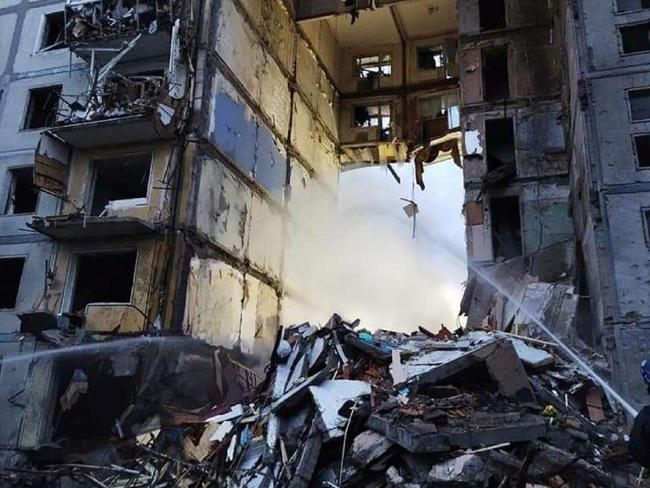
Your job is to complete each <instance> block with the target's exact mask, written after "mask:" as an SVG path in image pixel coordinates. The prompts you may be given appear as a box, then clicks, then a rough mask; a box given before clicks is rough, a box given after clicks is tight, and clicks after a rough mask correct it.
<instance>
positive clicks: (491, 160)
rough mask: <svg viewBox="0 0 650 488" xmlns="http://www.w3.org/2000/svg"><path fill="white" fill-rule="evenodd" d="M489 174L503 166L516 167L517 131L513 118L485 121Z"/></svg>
mask: <svg viewBox="0 0 650 488" xmlns="http://www.w3.org/2000/svg"><path fill="white" fill-rule="evenodd" d="M485 147H486V163H487V170H488V173H489V172H491V171H494V170H495V169H497V168H501V167H503V166H509V167H512V168H514V167H515V130H514V123H513V121H512V119H511V118H503V119H489V120H486V121H485Z"/></svg>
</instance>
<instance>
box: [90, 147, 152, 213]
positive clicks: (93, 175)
mask: <svg viewBox="0 0 650 488" xmlns="http://www.w3.org/2000/svg"><path fill="white" fill-rule="evenodd" d="M144 154H149V155H150V160H149V174H148V175H147V192H146V195H145V196H144V197H140V198H146V200H147V202H146V204H145V205H147V206H148V205H151V192H152V189H153V185H152V179H153V176H154V174H153V172H154V165H155V161H156V151H155V150H154V149H153V148H151V149H147V150H141V151H129V152H125V153H115V154H110V155H103V156H100V157H91V158H90V159H89V160H88V163H89V164H90V171H88V178H89V180H88V185H87V188H88V194H87V198H86V210H87V212H88V214H89V215H90V213H91V212H92V207H93V204H94V201H95V189H96V185H97V168H98V163H101V162H102V161H110V160H115V159H123V158H128V157H130V156H139V155H144Z"/></svg>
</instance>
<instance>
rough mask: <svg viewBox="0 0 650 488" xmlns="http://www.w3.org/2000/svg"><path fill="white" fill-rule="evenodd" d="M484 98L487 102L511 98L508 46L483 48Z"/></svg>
mask: <svg viewBox="0 0 650 488" xmlns="http://www.w3.org/2000/svg"><path fill="white" fill-rule="evenodd" d="M481 57H482V59H483V98H484V100H485V101H486V102H492V101H495V100H503V99H507V98H510V84H509V81H508V48H507V47H506V46H503V47H499V48H490V49H483V50H482V52H481Z"/></svg>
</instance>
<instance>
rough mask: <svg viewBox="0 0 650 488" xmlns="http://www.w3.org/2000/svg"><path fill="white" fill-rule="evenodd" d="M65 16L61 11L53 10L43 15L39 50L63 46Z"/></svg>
mask: <svg viewBox="0 0 650 488" xmlns="http://www.w3.org/2000/svg"><path fill="white" fill-rule="evenodd" d="M64 31H65V17H64V15H63V12H54V13H52V14H47V15H46V16H45V25H44V30H43V37H42V40H41V50H47V51H50V50H53V49H60V48H62V47H63V44H64V43H63V41H64Z"/></svg>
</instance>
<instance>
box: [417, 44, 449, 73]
mask: <svg viewBox="0 0 650 488" xmlns="http://www.w3.org/2000/svg"><path fill="white" fill-rule="evenodd" d="M417 61H418V69H421V70H435V69H438V68H443V67H444V66H445V55H444V53H443V50H442V46H425V47H419V48H417Z"/></svg>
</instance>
